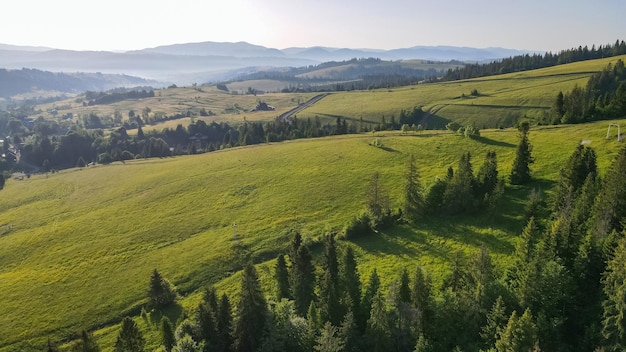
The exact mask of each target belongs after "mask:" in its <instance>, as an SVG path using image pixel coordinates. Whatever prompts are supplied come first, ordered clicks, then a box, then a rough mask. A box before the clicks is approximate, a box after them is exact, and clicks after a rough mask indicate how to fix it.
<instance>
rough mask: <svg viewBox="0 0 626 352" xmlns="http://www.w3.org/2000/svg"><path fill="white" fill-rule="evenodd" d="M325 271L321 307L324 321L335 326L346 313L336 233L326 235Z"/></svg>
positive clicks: (320, 292)
mask: <svg viewBox="0 0 626 352" xmlns="http://www.w3.org/2000/svg"><path fill="white" fill-rule="evenodd" d="M323 266H324V273H323V274H322V275H323V276H322V278H321V282H320V286H319V288H320V290H319V307H320V313H321V317H322V321H330V322H331V323H332V324H333V325H334V326H338V325H339V324H340V323H341V319H342V317H343V315H344V313H343V307H342V306H341V304H340V302H339V300H340V293H339V263H338V261H337V247H336V244H335V235H333V234H330V235H327V236H325V237H324V263H323Z"/></svg>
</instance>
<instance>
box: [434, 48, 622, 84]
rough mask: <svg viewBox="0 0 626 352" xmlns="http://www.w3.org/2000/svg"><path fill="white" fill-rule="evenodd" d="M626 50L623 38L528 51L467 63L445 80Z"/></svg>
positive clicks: (450, 73)
mask: <svg viewBox="0 0 626 352" xmlns="http://www.w3.org/2000/svg"><path fill="white" fill-rule="evenodd" d="M624 54H626V42H624V41H623V40H622V41H620V40H617V41H616V42H615V43H614V44H607V45H600V46H598V47H596V46H595V45H593V46H592V47H591V48H589V47H588V46H584V47H583V46H579V47H578V48H572V49H568V50H561V51H560V52H558V53H552V52H547V53H545V54H543V55H542V54H532V55H530V54H525V55H517V56H513V57H510V58H506V59H502V60H496V61H492V62H490V63H488V64H466V65H465V66H463V67H458V68H455V69H450V70H448V72H447V73H446V74H445V75H444V76H443V78H442V80H443V81H456V80H461V79H469V78H476V77H484V76H493V75H499V74H504V73H511V72H519V71H528V70H534V69H538V68H544V67H551V66H556V65H561V64H568V63H572V62H578V61H585V60H593V59H601V58H605V57H611V56H618V55H624Z"/></svg>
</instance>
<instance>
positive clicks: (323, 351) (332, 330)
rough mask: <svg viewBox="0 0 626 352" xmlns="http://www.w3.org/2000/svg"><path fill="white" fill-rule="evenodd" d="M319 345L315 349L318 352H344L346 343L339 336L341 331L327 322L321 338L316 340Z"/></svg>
mask: <svg viewBox="0 0 626 352" xmlns="http://www.w3.org/2000/svg"><path fill="white" fill-rule="evenodd" d="M316 342H317V344H316V345H315V346H314V347H313V349H314V350H315V351H318V352H341V351H343V347H344V341H343V340H342V338H341V336H339V330H338V329H337V327H336V326H334V325H333V324H331V323H330V322H329V321H327V322H326V323H325V324H324V326H323V327H322V331H321V333H320V336H319V337H318V338H317V340H316Z"/></svg>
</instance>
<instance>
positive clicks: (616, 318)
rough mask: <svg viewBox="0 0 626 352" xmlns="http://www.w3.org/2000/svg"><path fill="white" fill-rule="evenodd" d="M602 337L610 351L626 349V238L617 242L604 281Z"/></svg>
mask: <svg viewBox="0 0 626 352" xmlns="http://www.w3.org/2000/svg"><path fill="white" fill-rule="evenodd" d="M602 285H603V291H604V295H605V297H606V298H605V299H604V301H603V302H602V307H603V310H604V312H603V315H602V336H603V338H604V346H606V347H607V350H608V351H623V350H624V349H625V348H626V237H624V235H622V236H621V238H620V239H619V240H618V242H617V247H615V250H614V252H613V256H612V258H611V259H610V260H609V262H608V264H607V268H606V272H605V274H604V279H603V280H602Z"/></svg>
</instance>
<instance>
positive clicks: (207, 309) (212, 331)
mask: <svg viewBox="0 0 626 352" xmlns="http://www.w3.org/2000/svg"><path fill="white" fill-rule="evenodd" d="M215 315H216V313H215V312H214V311H213V308H212V307H211V305H209V304H206V302H201V303H200V304H199V305H198V309H197V311H196V321H197V322H198V326H199V327H200V337H201V338H202V340H204V343H205V346H207V347H208V348H213V347H214V346H215V345H217V340H218V335H217V324H216V321H215Z"/></svg>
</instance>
